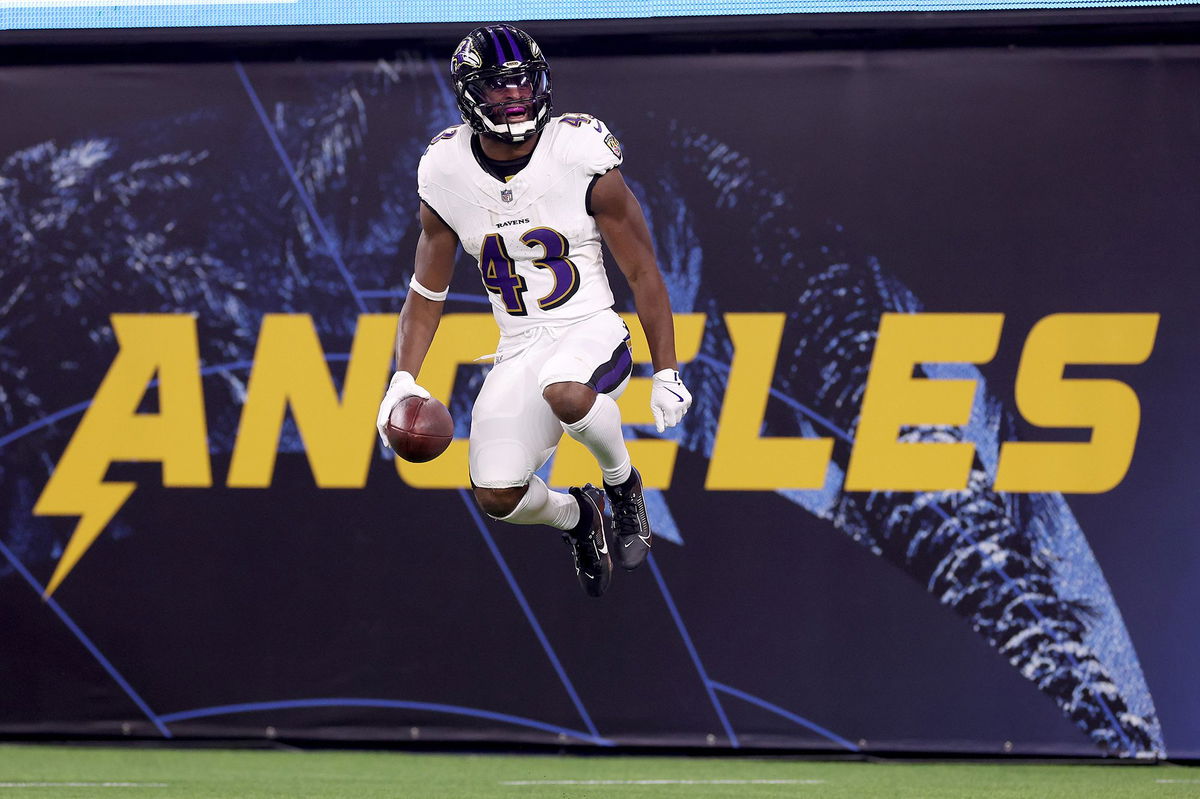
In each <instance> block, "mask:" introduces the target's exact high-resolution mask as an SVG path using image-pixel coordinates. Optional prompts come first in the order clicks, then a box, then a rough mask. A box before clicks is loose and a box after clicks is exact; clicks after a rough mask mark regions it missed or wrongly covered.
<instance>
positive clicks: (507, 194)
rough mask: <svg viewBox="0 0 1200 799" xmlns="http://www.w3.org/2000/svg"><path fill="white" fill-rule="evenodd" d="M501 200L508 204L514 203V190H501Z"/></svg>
mask: <svg viewBox="0 0 1200 799" xmlns="http://www.w3.org/2000/svg"><path fill="white" fill-rule="evenodd" d="M500 199H501V200H504V202H506V203H510V202H512V189H501V190H500Z"/></svg>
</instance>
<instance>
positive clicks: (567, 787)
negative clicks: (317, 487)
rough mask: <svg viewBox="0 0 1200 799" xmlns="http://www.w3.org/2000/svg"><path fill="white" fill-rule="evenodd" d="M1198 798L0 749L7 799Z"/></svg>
mask: <svg viewBox="0 0 1200 799" xmlns="http://www.w3.org/2000/svg"><path fill="white" fill-rule="evenodd" d="M18 796H20V797H25V796H29V797H44V798H45V799H75V798H76V797H79V798H80V799H82V798H83V797H87V798H88V799H92V797H100V798H101V799H119V798H123V797H137V799H159V798H160V797H161V798H162V799H175V798H176V797H178V799H185V798H186V799H207V798H208V797H212V798H213V799H218V798H219V799H242V798H244V799H258V798H259V797H289V798H291V799H295V798H297V797H312V798H313V799H331V798H332V797H339V798H340V797H345V798H346V799H374V798H375V797H462V798H464V799H470V798H471V797H514V798H515V797H521V799H524V798H525V797H576V796H597V797H599V796H603V797H615V799H641V797H682V796H687V797H724V796H730V797H743V796H746V797H773V796H786V797H814V798H819V799H833V798H835V797H836V799H867V798H869V797H898V798H899V797H914V799H915V798H916V797H921V799H941V798H942V797H945V798H946V799H950V798H951V797H953V799H961V798H962V797H997V798H1001V797H1002V798H1003V799H1058V797H1080V799H1083V797H1088V798H1089V799H1090V798H1091V797H1099V798H1101V799H1103V798H1105V797H1112V799H1131V798H1136V797H1143V796H1146V797H1183V796H1188V797H1200V768H1185V767H1181V766H1171V765H1154V766H1151V765H1140V766H1139V765H1093V766H1088V765H1082V766H1079V765H1073V766H1067V765H1051V764H1036V765H1025V764H1018V763H989V764H974V763H863V762H814V761H807V760H789V759H761V760H759V759H749V758H712V757H702V758H686V757H673V758H669V757H608V756H592V757H575V756H556V755H461V754H408V753H397V752H329V751H307V752H304V751H262V750H249V751H248V750H213V749H157V748H155V749H151V748H99V747H66V746H0V799H6V797H18Z"/></svg>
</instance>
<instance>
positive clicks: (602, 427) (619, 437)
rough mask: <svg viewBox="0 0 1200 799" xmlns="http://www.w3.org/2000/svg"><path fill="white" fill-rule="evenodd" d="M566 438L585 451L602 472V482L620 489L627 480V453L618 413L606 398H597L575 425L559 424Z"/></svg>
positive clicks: (607, 397) (602, 395) (601, 396)
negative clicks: (576, 443)
mask: <svg viewBox="0 0 1200 799" xmlns="http://www.w3.org/2000/svg"><path fill="white" fill-rule="evenodd" d="M562 426H563V430H566V431H567V435H569V436H570V437H571V438H573V439H575V440H576V441H578V442H579V443H580V444H583V445H584V446H585V447H587V448H588V452H590V453H592V455H593V456H595V458H596V462H597V463H599V464H600V471H602V472H604V482H605V483H607V484H608V485H610V486H615V485H620V484H621V483H624V482H625V481H626V480H628V479H629V474H630V464H629V449H628V448H627V447H626V446H625V436H624V435H623V434H622V432H621V411H620V410H618V409H617V403H616V401H615V400H613V398H612V397H610V396H608V395H607V394H597V395H596V401H595V402H594V403H592V407H591V410H589V411H588V412H587V415H586V416H584V417H583V418H582V419H580V420H579V421H578V422H572V423H571V424H567V423H566V422H563V423H562Z"/></svg>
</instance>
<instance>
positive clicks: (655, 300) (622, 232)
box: [591, 169, 692, 433]
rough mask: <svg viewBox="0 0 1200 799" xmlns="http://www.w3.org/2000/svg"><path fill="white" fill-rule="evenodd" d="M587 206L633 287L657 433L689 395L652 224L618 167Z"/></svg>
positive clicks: (597, 185) (681, 412) (598, 185)
mask: <svg viewBox="0 0 1200 799" xmlns="http://www.w3.org/2000/svg"><path fill="white" fill-rule="evenodd" d="M591 205H592V216H593V217H594V218H595V219H596V226H597V227H598V228H600V235H601V236H603V237H604V243H605V244H607V245H608V249H609V252H611V253H612V255H613V258H615V259H616V261H617V266H618V267H619V268H620V269H621V273H622V274H624V275H625V279H626V280H627V281H628V282H629V288H630V289H631V290H632V291H633V302H634V305H635V306H636V308H637V314H638V320H639V321H640V322H641V323H642V330H644V331H645V333H646V341H647V343H648V344H649V345H650V358H651V360H652V362H653V363H654V388H653V389H652V391H651V397H650V407H651V410H652V411H653V412H654V420H655V423H656V425H657V427H658V431H659V432H660V433H661V432H663V430H664V428H665V427H674V426H675V424H676V423H677V422H678V421H679V420H680V419H681V418H682V417H683V415H684V414H685V413H687V409H688V407H689V406H690V405H691V404H692V395H691V394H690V393H688V390H687V389H686V388H684V386H683V383H682V381H680V379H679V362H678V360H677V359H676V357H675V324H674V321H673V319H672V317H671V298H670V295H669V294H668V293H667V286H666V283H664V282H663V277H662V272H660V271H659V269H658V259H657V258H656V257H655V255H654V243H653V241H651V239H650V228H649V226H648V225H647V224H646V215H645V214H643V213H642V207H641V205H639V204H638V201H637V198H636V197H634V196H633V192H632V191H630V190H629V186H627V185H625V179H624V178H623V177H622V176H621V171H620V170H619V169H612V170H610V171H609V172H607V173H605V174H604V175H602V176H601V177H600V178H599V179H598V180H597V181H596V183H595V185H594V186H593V187H592V203H591Z"/></svg>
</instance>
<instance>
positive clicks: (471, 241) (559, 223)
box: [417, 114, 621, 336]
mask: <svg viewBox="0 0 1200 799" xmlns="http://www.w3.org/2000/svg"><path fill="white" fill-rule="evenodd" d="M471 135H472V134H471V129H470V128H469V127H467V126H466V125H458V126H456V127H453V128H449V129H447V130H446V131H444V132H442V133H441V134H440V135H438V136H437V137H435V138H434V139H433V141H432V142H430V145H429V148H428V149H427V150H426V151H425V155H424V156H422V157H421V164H420V166H419V167H418V168H417V193H418V194H419V195H420V197H421V199H422V200H423V201H424V202H425V204H426V205H428V206H429V207H430V208H432V209H433V210H434V212H436V213H437V214H438V216H440V217H441V218H442V220H443V221H444V222H445V223H446V224H447V225H449V226H450V227H451V228H452V229H453V230H454V232H455V233H457V234H458V239H459V241H460V242H461V243H462V246H463V249H464V250H465V251H466V252H468V253H470V254H471V255H473V256H475V257H476V258H477V259H478V261H479V272H480V276H481V278H482V279H483V285H484V287H485V288H486V289H487V290H488V292H489V296H490V299H491V303H492V312H493V314H494V315H495V317H496V324H498V325H499V326H500V333H501V335H502V336H511V335H514V334H517V333H521V332H524V331H525V330H528V329H529V328H531V327H534V326H537V325H552V326H557V325H566V324H570V323H572V322H574V321H576V320H579V319H582V318H584V317H587V316H590V315H592V314H594V313H596V312H597V311H601V310H603V309H605V308H610V307H611V306H612V304H613V295H612V288H611V287H610V286H609V284H608V275H607V273H606V272H605V269H604V261H603V258H602V256H601V251H600V231H599V229H598V228H597V227H596V220H594V219H593V218H592V217H591V215H590V214H588V212H587V197H588V193H589V190H590V187H591V185H592V182H593V181H594V180H595V179H596V177H597V176H599V175H602V174H604V173H605V172H608V171H609V170H610V169H613V168H614V167H617V166H620V164H621V145H620V143H619V142H618V141H617V139H616V137H615V136H613V135H612V134H611V133H610V132H609V131H608V128H607V127H606V126H605V125H604V123H603V122H601V121H600V120H598V119H596V118H595V117H592V116H589V115H587V114H564V115H563V116H558V117H553V118H552V119H551V120H550V121H549V122H548V123H547V124H546V127H545V128H543V129H542V132H541V135H540V137H539V139H538V143H537V147H536V148H534V151H533V153H532V155H531V157H530V159H529V163H528V164H527V165H526V166H525V168H524V169H522V170H521V171H520V172H518V173H517V174H516V175H513V176H512V177H511V178H510V179H509V180H508V181H503V180H500V179H498V178H496V177H495V176H493V175H492V174H491V173H490V172H488V171H487V170H485V169H484V168H483V166H482V165H481V164H480V163H479V162H478V161H477V160H476V157H475V153H474V152H473V151H472V148H471Z"/></svg>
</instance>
